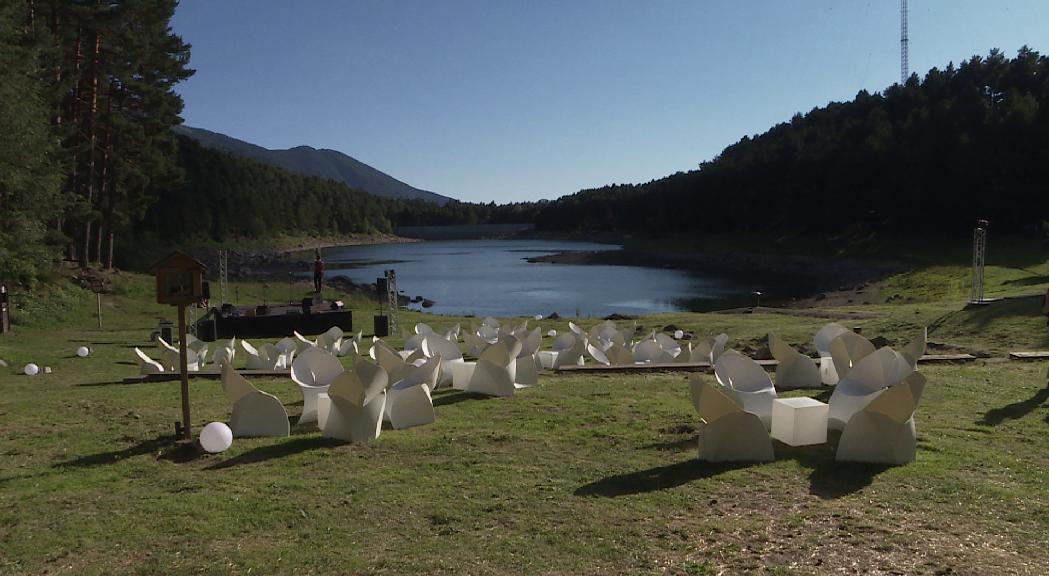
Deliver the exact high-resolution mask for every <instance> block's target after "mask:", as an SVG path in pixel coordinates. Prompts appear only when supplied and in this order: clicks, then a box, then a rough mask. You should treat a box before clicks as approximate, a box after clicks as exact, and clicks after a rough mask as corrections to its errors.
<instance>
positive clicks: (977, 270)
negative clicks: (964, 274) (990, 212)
mask: <svg viewBox="0 0 1049 576" xmlns="http://www.w3.org/2000/svg"><path fill="white" fill-rule="evenodd" d="M988 225H989V223H988V222H987V220H977V221H976V228H974V229H973V287H972V296H971V297H970V299H969V302H971V303H973V304H979V303H981V302H983V268H984V261H985V257H986V255H987V226H988Z"/></svg>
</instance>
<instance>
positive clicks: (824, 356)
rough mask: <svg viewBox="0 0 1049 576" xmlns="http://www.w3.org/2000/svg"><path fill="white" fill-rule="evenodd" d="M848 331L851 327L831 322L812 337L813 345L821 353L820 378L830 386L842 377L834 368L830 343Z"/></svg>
mask: <svg viewBox="0 0 1049 576" xmlns="http://www.w3.org/2000/svg"><path fill="white" fill-rule="evenodd" d="M848 331H849V329H848V328H846V327H844V326H842V325H841V324H838V323H836V322H831V323H830V324H827V325H826V326H824V327H823V328H820V329H819V332H816V335H815V336H813V337H812V346H813V348H815V349H816V352H818V353H819V355H820V380H822V381H823V383H824V384H826V385H828V386H833V385H835V384H837V383H838V380H839V379H840V378H839V377H838V372H837V370H835V369H834V359H833V358H832V357H831V353H830V343H831V342H833V341H834V339H835V338H837V337H838V336H839V335H841V334H844V333H845V332H848Z"/></svg>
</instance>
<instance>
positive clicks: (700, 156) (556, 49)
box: [172, 0, 1049, 203]
mask: <svg viewBox="0 0 1049 576" xmlns="http://www.w3.org/2000/svg"><path fill="white" fill-rule="evenodd" d="M909 4H910V14H909V28H910V68H911V70H912V71H915V72H918V73H919V74H924V72H926V71H927V70H928V69H930V68H932V67H941V68H942V67H943V66H945V65H946V64H947V63H948V62H951V61H953V62H955V63H958V62H959V61H961V60H964V59H967V58H969V57H971V56H973V55H986V54H987V52H988V51H989V50H990V49H991V48H995V47H996V48H1000V49H1002V50H1003V51H1005V53H1006V54H1007V55H1008V56H1010V57H1012V56H1014V55H1015V53H1016V50H1017V49H1018V48H1020V46H1023V45H1025V44H1026V45H1028V46H1030V47H1031V48H1033V49H1034V50H1037V51H1039V52H1041V53H1049V26H1046V22H1049V1H1046V0H1001V1H998V0H995V1H987V0H984V1H971V0H910V2H909ZM172 28H173V29H174V31H175V33H177V34H179V35H181V36H182V37H183V38H184V39H185V40H186V41H187V42H189V43H191V44H192V45H193V50H192V61H191V66H192V67H193V68H195V69H196V70H197V73H196V75H195V76H194V77H193V78H191V79H189V80H188V81H186V82H184V83H183V84H180V85H179V86H178V87H177V91H178V92H179V93H180V94H181V95H182V96H183V98H184V99H185V101H186V108H185V111H184V113H183V117H184V118H185V119H186V124H188V125H190V126H195V127H199V128H206V129H208V130H214V131H216V132H221V133H224V134H228V135H230V136H233V137H235V138H240V139H242V140H247V141H249V142H252V143H255V144H259V145H261V146H265V147H267V148H290V147H293V146H297V145H302V144H306V145H310V146H314V147H317V148H331V149H334V150H339V151H341V152H345V153H346V154H349V155H351V156H353V157H355V158H357V159H358V160H361V161H362V162H365V163H368V164H370V165H372V166H374V167H375V168H378V169H379V170H382V171H384V172H386V173H388V174H390V175H392V176H394V177H395V178H398V179H400V180H403V181H405V182H407V183H409V184H411V185H413V186H416V187H418V188H423V189H426V190H432V191H434V192H437V193H440V194H444V195H447V196H452V197H454V198H459V199H462V200H467V201H474V202H488V201H496V202H499V203H503V202H511V201H520V200H537V199H540V198H556V197H559V196H562V195H565V194H571V193H573V192H576V191H578V190H580V189H583V188H591V187H597V186H602V185H605V184H609V183H624V182H646V181H648V180H652V179H654V178H660V177H662V176H666V175H668V174H672V173H674V172H677V171H684V170H689V169H693V168H695V167H696V166H697V165H698V164H699V162H702V161H704V160H709V159H711V158H713V157H715V156H716V155H717V154H718V153H719V152H720V151H721V150H722V149H723V148H724V147H726V146H728V145H730V144H732V143H734V142H736V141H738V140H739V139H740V138H741V137H742V136H744V135H753V134H756V133H760V132H763V131H765V130H766V129H768V128H769V127H770V126H772V125H773V124H776V123H778V122H782V121H785V120H789V119H790V117H791V116H792V115H793V114H794V113H796V112H807V111H808V110H811V109H812V108H813V107H816V106H823V105H825V104H827V103H828V102H830V101H834V100H839V101H840V100H849V99H851V98H852V97H854V96H855V94H856V92H857V91H859V90H861V89H866V90H869V91H872V92H873V91H879V90H882V89H884V88H886V87H887V86H889V85H891V84H892V83H894V82H897V81H899V76H900V13H899V2H898V1H897V0H870V1H859V0H797V1H785V0H784V1H774V0H733V1H730V0H725V1H713V0H685V1H669V0H667V1H663V0H645V1H642V0H637V1H635V2H621V1H617V0H593V1H591V0H586V1H583V0H578V1H576V0H561V1H547V0H527V1H526V0H518V1H513V2H511V1H504V0H440V1H434V0H412V1H409V0H391V1H386V2H381V1H378V0H370V1H363V0H360V1H356V0H345V1H341V0H340V1H320V0H302V1H299V2H289V1H287V0H222V1H211V0H182V2H181V4H180V5H179V7H178V9H177V11H176V14H175V18H174V20H173V21H172Z"/></svg>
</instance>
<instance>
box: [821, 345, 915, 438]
mask: <svg viewBox="0 0 1049 576" xmlns="http://www.w3.org/2000/svg"><path fill="white" fill-rule="evenodd" d="M912 373H914V368H913V367H912V366H911V365H910V364H909V363H908V362H907V360H906V359H905V358H904V357H903V356H902V355H900V354H899V353H898V352H896V351H894V350H893V349H892V348H889V347H888V346H886V347H884V348H881V349H879V350H877V351H876V352H874V353H873V354H868V355H867V356H865V357H864V358H863V359H862V360H860V361H859V362H857V363H856V365H855V366H853V367H852V368H851V369H850V370H849V372H848V374H846V375H845V376H844V377H843V378H842V379H841V380H839V381H838V385H837V386H836V387H835V388H834V393H833V394H831V396H830V400H829V401H828V402H827V403H828V404H829V405H830V410H829V412H828V413H827V427H828V428H829V429H831V430H842V429H844V428H845V426H846V425H847V424H848V422H849V419H850V418H852V415H853V414H855V413H856V412H858V411H859V410H861V409H862V408H863V407H864V406H866V405H867V403H868V402H870V401H871V399H872V398H874V396H875V395H876V394H878V393H880V392H881V391H882V390H884V389H885V388H888V387H890V386H892V385H894V384H896V383H897V382H900V381H902V380H903V379H905V378H907V377H908V376H910V375H911V374H912Z"/></svg>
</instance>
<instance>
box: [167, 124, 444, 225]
mask: <svg viewBox="0 0 1049 576" xmlns="http://www.w3.org/2000/svg"><path fill="white" fill-rule="evenodd" d="M174 130H175V132H176V133H177V134H181V135H183V136H186V137H188V138H192V139H193V140H196V141H197V142H200V143H201V144H202V145H203V146H205V147H208V148H214V149H216V150H223V151H225V152H229V153H231V154H234V155H236V156H243V157H245V158H250V159H252V160H257V161H259V162H263V163H265V164H270V165H273V166H279V167H281V168H286V169H288V170H291V171H292V172H298V173H299V174H305V175H307V176H318V177H320V178H329V179H331V180H335V181H337V182H342V183H343V184H346V185H347V186H350V187H351V188H358V189H361V190H364V191H366V192H370V193H371V194H375V195H376V196H383V197H386V198H405V199H411V198H418V199H421V200H427V201H429V202H433V203H435V204H438V205H441V206H443V205H444V204H445V203H446V202H448V201H450V200H452V198H449V197H447V196H441V195H440V194H436V193H434V192H428V191H426V190H420V189H418V188H415V187H413V186H409V185H408V184H405V183H404V182H401V181H400V180H398V179H396V178H394V177H392V176H390V175H389V174H386V173H384V172H380V171H379V170H376V169H375V168H372V167H371V166H368V165H367V164H365V163H364V162H361V161H360V160H357V159H356V158H353V157H350V156H347V155H346V154H343V153H342V152H339V151H337V150H326V149H320V150H318V149H316V148H311V147H310V146H296V147H295V148H291V149H288V150H270V149H268V148H263V147H262V146H256V145H255V144H252V143H250V142H245V141H243V140H237V139H236V138H231V137H229V136H226V135H225V134H219V133H218V132H212V131H210V130H204V129H201V128H191V127H189V126H176V127H175V128H174Z"/></svg>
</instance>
